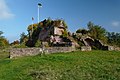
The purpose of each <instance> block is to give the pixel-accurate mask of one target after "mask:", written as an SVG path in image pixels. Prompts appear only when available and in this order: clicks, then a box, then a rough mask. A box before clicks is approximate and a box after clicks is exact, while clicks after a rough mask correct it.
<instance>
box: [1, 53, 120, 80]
mask: <svg viewBox="0 0 120 80" xmlns="http://www.w3.org/2000/svg"><path fill="white" fill-rule="evenodd" d="M7 56H8V54H7V53H0V80H120V52H117V51H91V52H80V51H78V52H70V53H61V54H59V53H56V54H51V55H46V56H40V55H38V56H32V57H22V58H18V59H9V58H7Z"/></svg>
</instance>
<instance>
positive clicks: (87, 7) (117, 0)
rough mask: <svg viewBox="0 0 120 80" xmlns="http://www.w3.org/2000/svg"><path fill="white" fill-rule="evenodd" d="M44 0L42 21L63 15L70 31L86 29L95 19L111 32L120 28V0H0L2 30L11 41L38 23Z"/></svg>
mask: <svg viewBox="0 0 120 80" xmlns="http://www.w3.org/2000/svg"><path fill="white" fill-rule="evenodd" d="M38 3H41V4H42V7H41V8H40V21H42V20H44V19H47V18H49V17H50V18H51V19H63V20H65V22H66V23H67V25H68V30H69V31H70V32H75V31H76V30H77V29H79V28H81V29H82V28H85V29H87V23H88V22H89V21H92V22H93V23H94V24H97V25H100V26H102V27H103V28H105V29H106V30H107V31H109V32H120V0H0V31H3V32H4V34H3V36H5V37H6V38H7V39H8V40H9V42H12V41H14V40H19V38H20V34H21V33H22V32H25V33H26V34H27V27H28V25H30V24H31V23H32V17H34V21H33V22H34V23H37V22H38V21H37V20H38V19H37V17H38V16H37V15H38V12H37V10H38V7H37V4H38Z"/></svg>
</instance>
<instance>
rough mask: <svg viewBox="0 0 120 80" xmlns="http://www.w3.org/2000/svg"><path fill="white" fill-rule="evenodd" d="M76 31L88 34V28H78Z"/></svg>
mask: <svg viewBox="0 0 120 80" xmlns="http://www.w3.org/2000/svg"><path fill="white" fill-rule="evenodd" d="M76 33H81V34H82V35H84V34H87V33H88V31H87V30H86V29H78V30H77V31H76Z"/></svg>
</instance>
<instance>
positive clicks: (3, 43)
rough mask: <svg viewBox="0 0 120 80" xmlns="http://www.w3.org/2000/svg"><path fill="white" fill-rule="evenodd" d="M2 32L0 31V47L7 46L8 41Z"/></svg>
mask: <svg viewBox="0 0 120 80" xmlns="http://www.w3.org/2000/svg"><path fill="white" fill-rule="evenodd" d="M2 34H3V32H2V31H0V47H5V46H8V45H9V42H8V40H7V39H6V38H5V37H4V36H2Z"/></svg>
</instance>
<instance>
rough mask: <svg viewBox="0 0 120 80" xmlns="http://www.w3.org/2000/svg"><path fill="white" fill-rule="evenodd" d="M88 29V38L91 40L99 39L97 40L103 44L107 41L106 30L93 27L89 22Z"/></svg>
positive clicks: (96, 26)
mask: <svg viewBox="0 0 120 80" xmlns="http://www.w3.org/2000/svg"><path fill="white" fill-rule="evenodd" d="M88 29H89V33H90V36H91V37H92V38H93V39H99V40H102V41H103V42H106V41H107V38H106V30H105V29H104V28H102V27H101V26H99V25H94V24H93V23H92V22H89V23H88Z"/></svg>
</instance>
